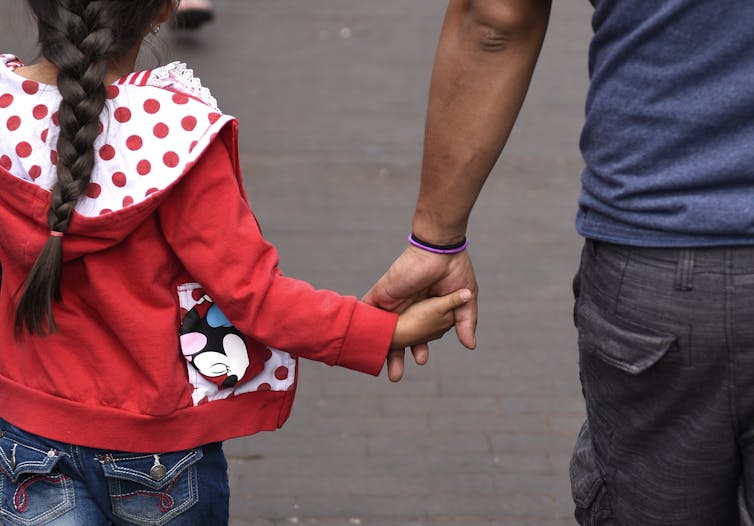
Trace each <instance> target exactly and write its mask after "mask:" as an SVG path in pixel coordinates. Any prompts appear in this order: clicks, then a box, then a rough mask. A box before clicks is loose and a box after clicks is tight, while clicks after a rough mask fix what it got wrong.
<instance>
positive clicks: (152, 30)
mask: <svg viewBox="0 0 754 526" xmlns="http://www.w3.org/2000/svg"><path fill="white" fill-rule="evenodd" d="M159 32H160V25H159V24H156V25H154V26H152V29H151V33H152V34H153V35H156V34H157V33H159Z"/></svg>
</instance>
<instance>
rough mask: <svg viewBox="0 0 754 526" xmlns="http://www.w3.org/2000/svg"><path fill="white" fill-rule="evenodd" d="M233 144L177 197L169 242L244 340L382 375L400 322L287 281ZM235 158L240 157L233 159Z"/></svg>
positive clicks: (214, 150)
mask: <svg viewBox="0 0 754 526" xmlns="http://www.w3.org/2000/svg"><path fill="white" fill-rule="evenodd" d="M225 138H226V141H223V140H215V141H214V142H213V143H212V145H210V147H209V148H208V149H207V151H206V152H205V153H204V154H203V155H202V157H201V158H200V159H199V160H198V161H197V163H196V165H195V166H194V167H193V168H192V169H191V171H190V172H189V173H187V174H186V175H185V176H184V178H183V179H182V180H181V181H179V182H178V183H177V184H176V185H175V187H174V188H173V189H172V190H171V193H170V195H169V196H168V197H167V198H166V199H165V202H164V203H163V204H162V205H161V206H160V209H159V216H160V222H161V225H162V229H163V231H164V234H165V238H166V239H167V242H168V243H169V245H170V246H171V248H172V249H173V250H174V251H175V254H176V255H177V257H178V259H179V260H180V261H181V262H182V263H183V265H184V267H185V268H186V270H187V271H188V272H189V273H190V274H191V276H192V277H193V279H194V280H196V281H197V282H199V283H201V285H202V286H203V288H204V289H205V290H206V291H207V292H208V293H209V295H210V296H211V297H212V299H213V301H214V302H215V303H217V305H218V306H219V307H220V308H221V309H222V310H223V312H224V313H225V315H226V316H227V317H228V319H229V320H230V321H231V322H232V323H233V324H234V325H235V326H236V327H237V328H238V330H240V331H241V332H242V333H244V334H246V335H248V336H249V337H250V338H252V339H254V340H257V341H259V342H261V343H263V344H265V345H267V346H269V347H272V348H275V349H280V350H283V351H286V352H288V353H290V354H292V355H294V356H300V357H303V358H308V359H311V360H317V361H320V362H324V363H327V364H329V365H340V366H343V367H347V368H349V369H355V370H358V371H362V372H366V373H370V374H374V375H377V374H379V373H380V370H381V368H382V364H383V363H384V362H385V358H386V356H387V351H388V348H389V346H390V341H391V339H392V336H393V332H394V330H395V324H396V322H397V315H396V314H393V313H389V312H385V311H381V310H379V309H376V308H373V307H371V306H369V305H366V304H365V303H362V302H360V301H358V300H357V298H355V297H348V296H341V295H339V294H337V293H335V292H332V291H329V290H315V289H314V288H313V287H312V286H311V285H309V284H308V283H306V282H304V281H300V280H297V279H293V278H289V277H286V276H283V275H282V273H281V272H280V270H279V269H278V253H277V250H276V249H275V247H274V246H272V245H271V244H270V243H268V242H267V241H266V240H265V239H264V238H263V237H262V234H261V231H260V229H259V226H258V224H257V221H256V219H255V217H254V215H253V214H252V211H251V209H250V207H249V205H248V202H247V200H246V197H245V194H244V192H243V188H242V186H240V185H241V183H240V176H239V172H238V170H237V169H236V167H234V164H233V161H232V158H231V153H232V152H229V150H228V147H229V146H230V147H234V145H233V144H230V145H227V144H226V143H227V142H232V141H227V136H226V137H225ZM233 158H235V156H234V157H233Z"/></svg>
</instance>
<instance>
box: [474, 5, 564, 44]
mask: <svg viewBox="0 0 754 526" xmlns="http://www.w3.org/2000/svg"><path fill="white" fill-rule="evenodd" d="M550 5H551V0H469V1H468V2H467V4H466V6H467V16H466V20H467V23H468V24H467V29H469V30H470V31H471V32H472V34H473V38H474V41H475V43H476V45H477V47H478V48H479V49H480V50H481V51H485V52H499V51H504V50H506V49H507V48H508V47H510V46H511V45H512V44H514V43H516V42H519V41H528V40H529V39H530V38H532V37H535V38H541V35H543V34H544V30H545V28H546V27H547V21H548V19H549V14H550Z"/></svg>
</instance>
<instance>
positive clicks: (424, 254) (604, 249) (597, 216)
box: [366, 0, 754, 526]
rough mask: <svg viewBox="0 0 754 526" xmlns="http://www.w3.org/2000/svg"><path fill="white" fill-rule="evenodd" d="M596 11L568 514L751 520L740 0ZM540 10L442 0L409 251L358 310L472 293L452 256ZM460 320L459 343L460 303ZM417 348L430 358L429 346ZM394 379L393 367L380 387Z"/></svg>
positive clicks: (753, 161) (647, 521)
mask: <svg viewBox="0 0 754 526" xmlns="http://www.w3.org/2000/svg"><path fill="white" fill-rule="evenodd" d="M592 4H593V6H594V9H595V11H594V17H593V19H592V22H593V28H594V38H593V40H592V44H591V48H590V79H591V84H590V90H589V94H588V97H587V106H586V110H587V112H586V122H585V126H584V130H583V132H582V137H581V148H582V152H583V155H584V159H585V163H586V167H585V169H584V172H583V174H582V182H583V190H582V194H581V197H580V200H579V212H578V216H577V228H578V230H579V232H580V233H581V234H582V235H583V236H584V237H585V238H586V239H587V241H586V244H585V248H584V251H583V256H582V263H581V267H580V271H579V273H578V275H577V279H576V280H575V283H574V285H575V287H574V290H575V292H576V295H577V302H576V321H577V326H578V329H579V351H580V370H581V379H582V386H583V391H584V396H585V399H586V407H587V421H586V423H585V425H584V427H583V428H582V431H581V433H580V434H579V439H578V442H577V446H576V449H575V452H574V456H573V460H572V464H571V481H572V488H573V495H574V500H575V502H576V517H577V519H578V520H579V522H580V523H581V524H585V525H594V524H598V525H609V524H622V525H642V526H651V525H658V526H660V525H662V526H671V525H678V526H693V525H699V526H701V525H711V524H723V525H734V524H746V525H751V524H754V522H753V521H752V519H751V512H750V511H749V510H751V509H752V505H754V480H753V479H752V475H753V474H754V458H753V457H752V451H753V450H752V445H753V444H754V426H752V424H754V323H752V322H751V320H752V319H754V301H752V299H751V298H752V293H754V206H752V203H754V84H752V78H754V53H752V49H754V32H753V31H751V27H752V23H754V3H751V2H742V1H741V0H666V1H664V2H659V3H658V2H649V1H647V0H622V1H620V2H618V1H615V0H592ZM549 9H550V1H549V0H476V1H475V0H451V2H450V5H449V7H448V11H447V15H446V20H445V24H444V26H443V31H442V35H441V39H440V44H439V46H438V52H437V57H436V61H435V68H434V73H433V78H432V86H431V90H430V101H429V108H428V115H427V130H426V139H425V154H424V164H423V170H422V184H421V190H420V194H419V200H418V203H417V208H416V212H415V215H414V220H413V225H412V226H413V234H414V237H415V239H414V244H413V245H412V246H409V247H408V248H407V249H406V251H405V252H404V253H403V254H402V255H401V256H400V257H399V258H398V259H397V260H396V262H395V263H394V264H393V266H392V267H391V269H390V270H389V271H388V272H387V273H386V274H385V276H383V278H381V280H380V281H379V282H378V283H377V284H376V285H375V287H373V289H372V290H371V291H370V292H369V293H368V294H367V296H366V299H367V300H368V301H371V302H373V303H376V304H378V305H381V306H383V307H385V308H389V309H401V308H405V306H406V305H407V304H409V303H410V302H411V301H413V299H415V298H418V297H421V296H422V295H426V294H441V293H444V292H445V291H448V290H453V289H457V288H461V287H469V288H472V289H473V288H474V287H475V285H476V282H475V278H474V271H473V268H472V266H471V261H470V259H469V256H468V254H467V253H466V252H465V251H460V252H458V251H456V249H455V248H454V247H460V243H461V242H462V240H463V239H464V236H465V230H466V223H467V220H468V217H469V214H470V212H471V209H472V207H473V205H474V202H475V199H476V197H477V195H478V193H479V191H480V190H481V188H482V186H483V184H484V181H485V179H486V177H487V175H488V174H489V171H490V169H491V168H492V166H493V164H494V163H495V161H496V159H497V157H498V155H499V153H500V151H501V149H502V147H503V145H504V144H505V142H506V140H507V137H508V134H509V132H510V130H511V127H512V126H513V122H514V121H515V118H516V115H517V112H518V109H519V107H520V104H521V102H522V100H523V97H524V95H525V92H526V90H527V87H528V83H529V79H530V77H531V72H532V70H533V67H534V64H535V62H536V59H537V55H538V52H539V49H540V46H541V43H542V40H543V38H544V34H545V31H546V26H547V21H548V18H549ZM427 249H429V250H427ZM438 249H439V251H440V252H442V251H443V249H449V250H446V251H449V252H451V254H444V253H437V252H438ZM456 320H457V324H456V331H457V333H458V336H459V339H460V340H461V341H462V343H464V345H466V346H467V347H473V346H474V338H473V333H474V328H475V323H476V305H475V304H474V305H469V306H468V307H466V308H463V309H459V312H458V315H457V318H456ZM414 351H415V359H416V360H417V362H418V363H423V362H424V361H426V358H427V352H428V349H427V348H426V346H425V347H422V348H419V349H414ZM402 372H403V361H402V354H401V353H394V354H393V356H392V357H391V359H390V360H389V374H390V377H391V379H394V380H395V379H399V378H400V376H401V374H402Z"/></svg>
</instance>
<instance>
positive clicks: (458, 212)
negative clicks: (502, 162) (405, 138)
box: [364, 0, 551, 380]
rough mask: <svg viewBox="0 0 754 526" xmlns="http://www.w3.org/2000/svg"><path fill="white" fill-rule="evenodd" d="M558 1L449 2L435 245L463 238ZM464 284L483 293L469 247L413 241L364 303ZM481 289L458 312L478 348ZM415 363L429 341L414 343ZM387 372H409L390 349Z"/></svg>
mask: <svg viewBox="0 0 754 526" xmlns="http://www.w3.org/2000/svg"><path fill="white" fill-rule="evenodd" d="M550 5H551V1H550V0H451V1H450V3H449V6H448V9H447V12H446V15H445V21H444V24H443V28H442V32H441V35H440V42H439V44H438V48H437V54H436V57H435V64H434V69H433V73H432V81H431V85H430V93H429V104H428V109H427V123H426V130H425V141H424V157H423V163H422V175H421V186H420V190H419V197H418V201H417V204H416V210H415V212H414V217H413V221H412V231H413V232H414V234H415V235H416V236H417V237H419V238H420V239H422V240H424V241H427V242H429V243H432V244H436V245H448V244H453V243H457V242H459V241H461V240H462V239H463V238H464V236H465V233H466V227H467V224H468V220H469V216H470V214H471V210H472V208H473V206H474V203H475V202H476V199H477V197H478V196H479V193H480V191H481V189H482V187H483V185H484V183H485V181H486V179H487V176H488V175H489V173H490V171H491V170H492V167H493V166H494V164H495V162H496V161H497V159H498V157H499V156H500V152H501V151H502V149H503V146H504V145H505V143H506V141H507V140H508V137H509V135H510V132H511V129H512V128H513V124H514V122H515V120H516V117H517V116H518V113H519V110H520V109H521V105H522V104H523V100H524V97H525V95H526V92H527V90H528V87H529V82H530V80H531V76H532V73H533V71H534V66H535V64H536V61H537V57H538V56H539V52H540V50H541V47H542V42H543V40H544V35H545V31H546V29H547V23H548V20H549V14H550ZM459 288H468V289H471V290H472V291H473V292H475V293H476V290H477V285H476V278H475V275H474V269H473V265H472V264H471V259H470V256H469V254H468V252H467V251H464V252H461V253H459V254H456V255H439V254H432V253H429V252H426V251H423V250H421V249H417V248H415V247H413V246H409V247H407V248H406V250H405V251H404V252H403V254H402V255H401V256H399V257H398V259H397V260H396V261H395V262H394V263H393V265H392V266H391V268H390V269H389V270H388V271H387V273H385V275H384V276H382V278H380V280H379V281H378V282H377V283H376V284H375V285H374V287H372V289H371V290H370V291H369V292H368V293H367V294H366V296H365V297H364V300H365V301H367V302H368V303H371V304H373V305H377V306H380V307H382V308H384V309H387V310H394V311H397V312H401V311H402V310H403V309H405V308H407V307H408V306H409V305H411V304H412V303H413V302H415V301H417V300H418V299H421V298H423V297H426V296H430V295H441V294H446V293H448V292H450V291H452V290H456V289H459ZM476 319H477V303H476V294H475V295H474V299H473V300H472V301H471V302H469V303H468V304H467V305H465V306H463V307H461V308H459V309H457V310H456V313H455V326H456V333H457V335H458V338H459V340H460V341H461V343H463V344H464V345H465V346H466V347H468V348H474V347H475V345H476V341H475V336H474V333H475V330H476ZM414 356H415V359H416V361H417V363H424V362H425V361H426V359H427V357H428V348H427V346H426V345H421V346H417V347H415V348H414ZM388 374H389V376H390V378H391V380H398V379H400V377H401V376H402V374H403V351H391V355H390V357H389V359H388Z"/></svg>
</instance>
